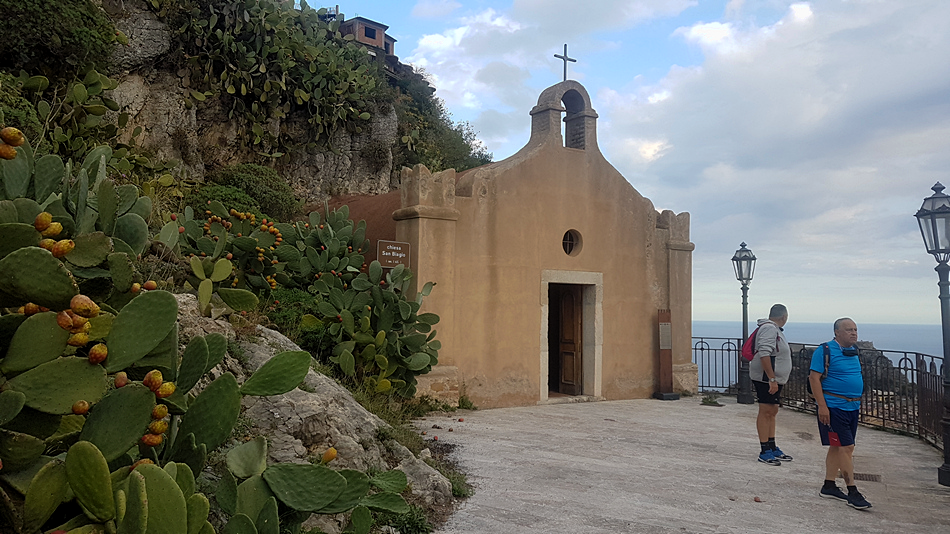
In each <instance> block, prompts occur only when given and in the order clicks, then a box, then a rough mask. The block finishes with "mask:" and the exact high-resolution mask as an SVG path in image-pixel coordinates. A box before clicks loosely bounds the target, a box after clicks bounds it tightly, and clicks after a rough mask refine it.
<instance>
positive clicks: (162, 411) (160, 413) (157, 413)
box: [152, 404, 168, 419]
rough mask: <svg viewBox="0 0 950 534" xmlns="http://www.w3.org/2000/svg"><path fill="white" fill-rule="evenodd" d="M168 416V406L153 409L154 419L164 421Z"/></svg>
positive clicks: (159, 405) (157, 406) (160, 405)
mask: <svg viewBox="0 0 950 534" xmlns="http://www.w3.org/2000/svg"><path fill="white" fill-rule="evenodd" d="M166 415H168V406H165V405H164V404H158V405H156V406H155V407H154V408H152V419H164V418H165V416H166Z"/></svg>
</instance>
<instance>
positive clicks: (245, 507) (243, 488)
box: [237, 475, 274, 522]
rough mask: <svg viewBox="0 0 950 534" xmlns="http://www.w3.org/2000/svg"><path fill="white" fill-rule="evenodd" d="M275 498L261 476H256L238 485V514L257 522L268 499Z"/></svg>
mask: <svg viewBox="0 0 950 534" xmlns="http://www.w3.org/2000/svg"><path fill="white" fill-rule="evenodd" d="M273 497H274V494H273V493H272V492H271V490H270V487H268V485H267V483H266V482H264V479H263V478H261V475H254V476H252V477H250V478H248V479H247V480H245V481H244V482H241V484H240V485H238V488H237V513H238V514H244V515H246V516H247V517H249V518H251V521H255V522H256V521H257V516H258V515H259V514H260V512H261V510H262V509H263V508H264V505H266V504H267V501H268V499H271V498H273Z"/></svg>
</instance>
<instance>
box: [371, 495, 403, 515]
mask: <svg viewBox="0 0 950 534" xmlns="http://www.w3.org/2000/svg"><path fill="white" fill-rule="evenodd" d="M360 504H361V505H362V506H365V507H367V508H369V509H371V510H376V511H379V512H391V513H394V514H406V513H409V505H408V504H406V500H405V499H403V498H402V496H400V495H397V494H395V493H389V492H383V493H374V494H372V495H367V496H366V497H363V499H361V500H360Z"/></svg>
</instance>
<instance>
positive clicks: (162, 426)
mask: <svg viewBox="0 0 950 534" xmlns="http://www.w3.org/2000/svg"><path fill="white" fill-rule="evenodd" d="M166 430H168V423H166V422H165V421H162V420H161V419H159V420H158V421H152V422H151V423H150V424H149V425H148V432H149V434H164V433H165V431H166Z"/></svg>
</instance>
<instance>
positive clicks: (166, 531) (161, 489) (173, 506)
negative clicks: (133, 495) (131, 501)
mask: <svg viewBox="0 0 950 534" xmlns="http://www.w3.org/2000/svg"><path fill="white" fill-rule="evenodd" d="M135 471H136V472H138V473H141V474H142V476H143V477H145V492H146V494H147V496H148V515H149V519H150V521H149V522H148V529H147V530H146V534H182V533H183V532H188V513H187V505H186V504H185V496H184V495H183V494H182V493H181V490H180V489H179V488H178V483H177V482H175V479H174V478H172V477H171V475H169V474H168V473H166V472H165V471H164V470H163V469H162V468H161V467H158V466H157V465H152V464H142V465H140V466H138V467H137V468H136V469H135ZM156 519H157V521H156Z"/></svg>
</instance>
